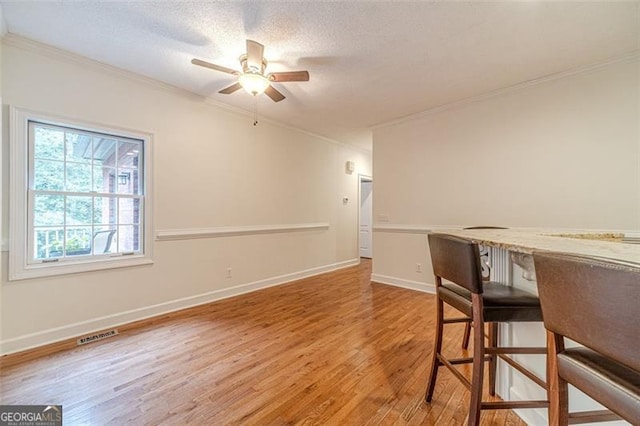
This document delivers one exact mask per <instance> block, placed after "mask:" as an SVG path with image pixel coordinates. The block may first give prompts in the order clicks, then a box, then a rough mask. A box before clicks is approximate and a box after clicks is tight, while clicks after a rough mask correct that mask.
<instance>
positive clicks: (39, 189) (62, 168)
mask: <svg viewBox="0 0 640 426" xmlns="http://www.w3.org/2000/svg"><path fill="white" fill-rule="evenodd" d="M11 124H12V127H11V133H12V136H11V140H12V145H11V147H12V155H11V157H12V164H11V166H12V169H13V170H12V178H13V179H12V185H11V190H12V191H11V196H12V200H11V201H12V212H11V219H12V220H11V222H12V226H11V229H10V231H11V232H10V276H11V278H12V279H20V278H31V277H36V276H45V275H54V274H62V273H71V272H80V271H86V270H94V269H104V268H111V267H120V266H128V265H132V264H139V263H148V262H150V251H151V247H150V241H151V239H150V238H149V233H150V225H149V223H148V222H149V221H150V215H149V209H150V199H149V197H148V195H147V194H148V193H149V182H148V177H149V173H148V169H149V164H148V162H149V158H150V155H149V150H150V148H151V147H150V136H149V135H144V134H134V133H131V132H126V131H118V130H113V129H108V128H103V127H96V126H88V125H83V124H78V123H73V122H71V121H70V120H55V119H50V118H47V117H44V116H42V115H37V114H30V113H28V112H26V111H22V110H19V109H15V108H14V109H12V120H11Z"/></svg>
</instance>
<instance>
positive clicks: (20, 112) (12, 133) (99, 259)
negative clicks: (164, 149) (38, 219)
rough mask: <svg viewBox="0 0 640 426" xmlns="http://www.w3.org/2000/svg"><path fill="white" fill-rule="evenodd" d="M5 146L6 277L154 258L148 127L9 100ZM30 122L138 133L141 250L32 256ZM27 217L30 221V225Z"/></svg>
mask: <svg viewBox="0 0 640 426" xmlns="http://www.w3.org/2000/svg"><path fill="white" fill-rule="evenodd" d="M9 113H10V120H9V121H10V123H9V149H10V156H9V158H10V160H11V164H10V176H11V180H10V183H9V201H10V211H9V219H10V222H9V224H10V225H9V280H12V281H13V280H21V279H30V278H38V277H46V276H54V275H62V274H72V273H78V272H88V271H97V270H104V269H112V268H122V267H129V266H137V265H144V264H151V263H153V258H152V253H153V235H152V233H153V226H152V212H153V204H152V201H153V200H152V198H153V196H152V194H153V192H152V172H151V170H152V158H153V156H152V148H153V143H152V140H153V135H152V134H150V133H145V132H140V131H134V130H128V129H122V128H117V127H114V126H107V125H103V124H96V123H89V122H86V121H79V120H75V119H70V118H66V117H59V116H53V115H51V114H45V113H39V112H35V111H30V110H27V109H23V108H19V107H14V106H11V107H10V109H9ZM30 122H38V123H42V124H44V125H52V126H60V127H66V128H70V129H73V130H78V131H85V132H94V133H101V134H105V135H113V136H115V137H120V138H127V139H137V140H141V141H142V146H143V149H142V155H141V157H142V162H143V164H142V168H141V169H142V170H141V176H142V185H141V196H142V200H143V215H141V218H140V220H141V222H142V223H141V224H140V225H141V226H140V230H141V232H142V234H143V236H142V238H141V240H140V242H141V244H142V245H143V250H142V252H140V253H133V254H129V253H126V254H125V253H112V254H109V255H103V256H95V255H91V256H78V258H65V259H64V261H54V262H47V261H44V262H42V261H40V262H38V261H36V262H32V257H33V256H31V255H30V254H29V252H28V250H29V247H30V246H31V245H30V244H29V238H30V236H33V233H34V228H35V226H34V225H33V221H30V219H29V218H30V217H31V218H32V217H33V211H31V210H32V208H30V207H29V197H30V192H32V191H30V188H29V182H30V179H29V177H30V175H32V173H33V171H34V169H33V165H31V167H30V163H29V162H30V154H29V150H30V146H31V145H32V143H33V141H31V140H30V139H29V137H30V134H29V132H30V129H29V123H30ZM30 223H31V226H30Z"/></svg>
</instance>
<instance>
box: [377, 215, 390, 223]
mask: <svg viewBox="0 0 640 426" xmlns="http://www.w3.org/2000/svg"><path fill="white" fill-rule="evenodd" d="M378 222H389V215H388V214H379V215H378Z"/></svg>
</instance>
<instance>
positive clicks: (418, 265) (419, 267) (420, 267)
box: [416, 263, 422, 274]
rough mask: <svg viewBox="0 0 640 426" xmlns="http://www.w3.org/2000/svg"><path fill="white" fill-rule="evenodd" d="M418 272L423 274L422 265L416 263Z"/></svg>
mask: <svg viewBox="0 0 640 426" xmlns="http://www.w3.org/2000/svg"><path fill="white" fill-rule="evenodd" d="M416 272H417V273H419V274H421V273H422V263H416Z"/></svg>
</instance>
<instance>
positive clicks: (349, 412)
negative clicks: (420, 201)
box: [0, 261, 524, 425]
mask: <svg viewBox="0 0 640 426" xmlns="http://www.w3.org/2000/svg"><path fill="white" fill-rule="evenodd" d="M370 274H371V262H370V261H363V262H362V264H361V265H360V266H356V267H352V268H347V269H343V270H340V271H337V272H332V273H328V274H324V275H320V276H317V277H313V278H309V279H304V280H300V281H296V282H293V283H290V284H286V285H281V286H278V287H272V288H269V289H265V290H261V291H258V292H254V293H251V294H247V295H243V296H238V297H235V298H231V299H226V300H222V301H219V302H215V303H211V304H208V305H204V306H200V307H196V308H192V309H189V310H185V311H181V312H178V313H172V314H169V315H165V316H162V317H158V318H155V319H153V320H150V321H145V322H144V326H135V327H121V328H120V334H119V335H117V336H116V337H113V338H110V339H107V340H104V341H101V342H96V343H91V344H88V345H85V346H81V347H77V348H74V349H70V350H65V351H61V352H57V353H53V354H46V352H47V351H46V349H43V351H42V352H43V353H44V355H42V356H37V355H38V353H37V350H36V351H35V352H32V353H30V354H26V356H24V355H14V356H8V357H4V359H2V361H0V368H1V371H0V378H1V380H2V385H1V389H0V402H1V403H2V404H62V405H63V416H64V420H65V424H73V425H75V424H98V425H103V424H116V425H121V424H127V423H130V424H154V425H155V424H184V423H192V424H207V425H214V424H215V425H220V424H251V425H256V424H259V425H281V424H336V425H345V424H354V425H361V424H416V425H417V424H424V425H436V424H437V425H440V424H442V425H459V424H463V422H464V421H465V416H466V413H467V404H468V401H469V395H468V392H467V391H466V389H465V388H464V387H463V386H462V385H461V384H460V383H459V382H458V381H457V380H456V379H455V377H453V376H452V375H451V374H450V373H449V372H448V371H445V369H443V370H442V372H441V375H440V376H439V378H438V384H437V388H436V393H435V397H434V402H433V404H432V405H427V404H425V403H424V401H423V397H424V391H425V386H426V381H427V368H428V366H429V362H430V358H429V355H430V353H431V349H432V345H433V343H432V341H433V325H434V317H435V313H434V309H435V301H434V297H433V296H432V295H428V294H423V293H420V292H415V291H411V290H405V289H401V288H396V287H391V286H387V285H382V284H377V283H370V281H369V276H370ZM447 327H449V328H448V333H447V336H446V337H447V338H446V339H445V343H444V345H445V347H446V348H449V349H450V350H451V351H452V352H455V351H459V349H458V348H459V346H460V342H461V338H462V330H463V327H464V326H463V325H450V326H447ZM452 329H453V330H454V331H455V332H453V333H451V330H452ZM460 351H461V350H460ZM467 373H470V371H467ZM482 424H483V425H522V424H524V423H523V422H522V421H521V420H520V419H519V418H518V417H517V416H516V415H515V414H514V413H513V412H512V411H505V410H499V411H493V412H484V413H483V415H482Z"/></svg>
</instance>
